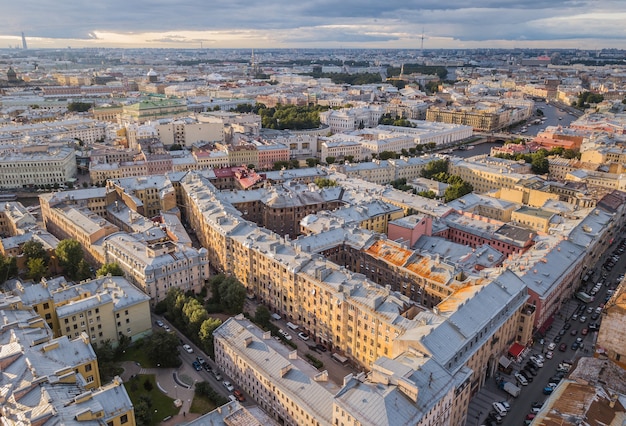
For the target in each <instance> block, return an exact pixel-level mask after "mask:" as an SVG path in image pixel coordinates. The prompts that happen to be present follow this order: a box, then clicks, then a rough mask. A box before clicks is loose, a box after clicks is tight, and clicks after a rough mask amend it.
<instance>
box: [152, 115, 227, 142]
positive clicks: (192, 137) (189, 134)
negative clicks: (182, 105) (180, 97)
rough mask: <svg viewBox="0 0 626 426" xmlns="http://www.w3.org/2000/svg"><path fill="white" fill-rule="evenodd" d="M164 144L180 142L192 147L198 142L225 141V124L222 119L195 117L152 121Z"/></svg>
mask: <svg viewBox="0 0 626 426" xmlns="http://www.w3.org/2000/svg"><path fill="white" fill-rule="evenodd" d="M150 124H151V125H153V126H154V128H155V129H156V132H157V135H158V138H159V139H160V140H161V142H163V145H165V146H170V145H174V144H178V145H180V146H182V147H186V148H190V147H191V146H192V145H194V144H196V143H198V142H224V124H223V123H221V122H220V121H216V122H211V121H206V122H198V121H197V120H195V119H193V118H189V117H187V118H182V119H178V120H170V119H164V120H159V121H156V122H153V123H150Z"/></svg>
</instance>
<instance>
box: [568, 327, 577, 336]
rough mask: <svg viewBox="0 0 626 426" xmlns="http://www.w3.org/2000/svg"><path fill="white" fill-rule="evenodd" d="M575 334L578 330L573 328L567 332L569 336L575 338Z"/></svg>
mask: <svg viewBox="0 0 626 426" xmlns="http://www.w3.org/2000/svg"><path fill="white" fill-rule="evenodd" d="M576 333H578V330H576V329H575V328H573V329H572V331H570V332H569V334H571V335H572V336H576Z"/></svg>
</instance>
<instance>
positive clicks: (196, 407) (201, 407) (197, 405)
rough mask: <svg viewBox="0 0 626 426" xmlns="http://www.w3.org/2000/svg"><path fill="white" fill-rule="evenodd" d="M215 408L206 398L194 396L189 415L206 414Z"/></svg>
mask: <svg viewBox="0 0 626 426" xmlns="http://www.w3.org/2000/svg"><path fill="white" fill-rule="evenodd" d="M215 408H217V407H216V406H215V404H213V403H212V402H211V401H209V399H208V398H207V397H206V396H202V395H194V397H193V401H191V408H190V409H189V412H190V413H196V414H206V413H208V412H210V411H213V410H215Z"/></svg>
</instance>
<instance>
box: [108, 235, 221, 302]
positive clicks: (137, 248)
mask: <svg viewBox="0 0 626 426" xmlns="http://www.w3.org/2000/svg"><path fill="white" fill-rule="evenodd" d="M140 238H141V236H140V235H137V236H134V235H132V234H125V233H115V234H111V235H108V236H107V238H105V239H104V240H103V242H102V251H103V252H104V260H103V262H102V263H117V264H119V265H120V266H121V268H122V270H123V271H124V273H125V276H126V278H127V279H128V281H130V282H131V283H132V284H133V285H135V286H136V287H138V288H139V289H141V290H142V291H143V292H144V293H146V294H147V295H148V296H150V298H151V301H150V303H151V304H152V306H154V305H155V304H156V303H158V302H160V301H161V300H163V299H164V298H165V296H166V295H167V291H168V290H169V289H170V288H171V287H178V288H180V289H181V290H183V292H187V291H194V292H196V293H198V292H200V290H201V289H202V286H203V285H204V284H205V282H206V280H207V279H208V278H209V258H208V256H207V250H206V249H204V248H202V249H200V250H197V249H194V248H192V247H188V246H186V245H184V244H180V243H174V242H172V241H164V242H158V243H150V242H147V241H144V240H142V239H140Z"/></svg>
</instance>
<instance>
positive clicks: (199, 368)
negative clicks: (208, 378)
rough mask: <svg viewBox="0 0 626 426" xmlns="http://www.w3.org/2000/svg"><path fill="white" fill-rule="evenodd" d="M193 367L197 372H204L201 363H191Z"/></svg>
mask: <svg viewBox="0 0 626 426" xmlns="http://www.w3.org/2000/svg"><path fill="white" fill-rule="evenodd" d="M191 365H193V368H194V369H195V370H196V371H200V370H202V366H201V365H200V363H199V362H198V361H194V362H192V363H191Z"/></svg>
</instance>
